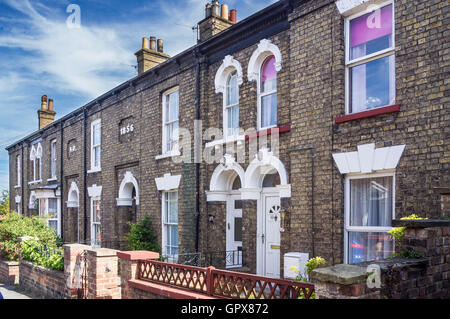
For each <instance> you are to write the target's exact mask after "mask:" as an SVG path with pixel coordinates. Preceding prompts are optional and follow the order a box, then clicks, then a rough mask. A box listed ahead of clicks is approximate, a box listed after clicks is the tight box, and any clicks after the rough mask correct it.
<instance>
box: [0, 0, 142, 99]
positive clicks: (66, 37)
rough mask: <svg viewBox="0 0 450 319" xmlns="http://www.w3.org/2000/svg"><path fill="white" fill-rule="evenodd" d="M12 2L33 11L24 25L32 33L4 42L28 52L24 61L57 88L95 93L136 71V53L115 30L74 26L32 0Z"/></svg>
mask: <svg viewBox="0 0 450 319" xmlns="http://www.w3.org/2000/svg"><path fill="white" fill-rule="evenodd" d="M7 3H8V4H9V5H10V6H11V7H12V8H14V9H16V10H18V11H20V12H21V13H22V14H24V15H26V16H27V18H28V20H25V21H26V22H24V20H23V19H21V25H22V27H23V28H24V29H25V30H27V31H28V32H20V31H21V30H16V31H15V32H14V34H11V35H6V36H5V35H3V36H0V47H7V48H15V49H21V50H23V51H25V52H27V53H28V54H27V55H21V58H20V60H19V61H17V62H18V64H19V65H20V66H22V67H25V68H27V69H29V70H30V72H31V73H32V74H35V75H39V76H41V77H42V80H44V81H47V82H48V83H49V84H51V86H52V87H55V88H57V89H60V90H63V91H67V90H70V91H72V92H79V93H81V94H83V95H86V96H87V97H90V98H94V97H96V96H98V95H100V94H102V93H104V92H106V91H108V90H110V89H111V88H113V87H114V86H116V85H118V84H120V83H121V82H122V81H123V80H124V78H126V77H132V76H133V75H134V74H135V71H134V70H133V69H132V68H131V67H130V65H134V64H135V58H134V56H133V54H132V53H130V51H129V50H128V49H127V48H126V47H124V46H123V45H122V41H120V38H119V37H118V35H117V32H115V31H114V30H113V29H110V28H105V27H89V28H87V27H81V28H79V29H70V28H68V27H67V25H66V22H65V20H64V19H63V18H61V19H59V20H58V19H52V20H50V19H48V18H46V17H44V16H42V15H41V14H39V13H38V12H37V11H36V10H35V8H34V7H33V6H32V5H31V4H30V2H29V1H28V0H20V1H10V0H8V1H7ZM22 31H23V30H22ZM30 32H31V34H27V33H30Z"/></svg>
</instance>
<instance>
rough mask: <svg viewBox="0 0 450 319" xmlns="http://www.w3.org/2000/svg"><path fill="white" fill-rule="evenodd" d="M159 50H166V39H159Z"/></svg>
mask: <svg viewBox="0 0 450 319" xmlns="http://www.w3.org/2000/svg"><path fill="white" fill-rule="evenodd" d="M158 52H164V41H163V40H162V39H158Z"/></svg>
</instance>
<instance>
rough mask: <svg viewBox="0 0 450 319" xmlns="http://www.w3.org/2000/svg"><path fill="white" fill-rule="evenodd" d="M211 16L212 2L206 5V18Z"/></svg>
mask: <svg viewBox="0 0 450 319" xmlns="http://www.w3.org/2000/svg"><path fill="white" fill-rule="evenodd" d="M210 16H211V4H210V3H208V4H207V5H206V7H205V18H209V17H210Z"/></svg>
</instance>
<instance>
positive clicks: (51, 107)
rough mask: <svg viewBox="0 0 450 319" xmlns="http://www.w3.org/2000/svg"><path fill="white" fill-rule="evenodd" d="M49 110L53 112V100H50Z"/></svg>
mask: <svg viewBox="0 0 450 319" xmlns="http://www.w3.org/2000/svg"><path fill="white" fill-rule="evenodd" d="M48 110H49V111H52V112H53V99H49V100H48Z"/></svg>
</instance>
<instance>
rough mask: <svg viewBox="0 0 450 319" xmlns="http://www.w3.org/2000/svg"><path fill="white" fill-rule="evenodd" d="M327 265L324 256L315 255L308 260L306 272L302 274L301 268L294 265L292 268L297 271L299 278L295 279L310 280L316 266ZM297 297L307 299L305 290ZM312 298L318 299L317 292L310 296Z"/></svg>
mask: <svg viewBox="0 0 450 319" xmlns="http://www.w3.org/2000/svg"><path fill="white" fill-rule="evenodd" d="M325 265H326V261H325V259H324V258H322V257H314V258H311V259H309V260H308V262H307V263H306V264H305V266H306V274H300V273H299V272H300V270H299V269H298V267H295V266H292V267H291V270H293V271H295V272H296V273H297V278H295V280H297V281H300V282H308V278H309V274H310V273H311V271H313V270H314V269H316V268H320V267H324V266H325ZM297 299H306V297H305V295H304V294H303V292H301V293H300V296H299V297H298V298H297ZM310 299H316V293H315V292H313V293H312V294H311V296H310Z"/></svg>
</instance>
